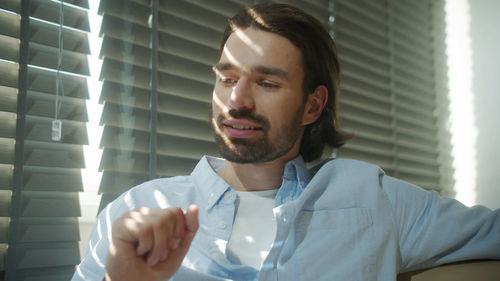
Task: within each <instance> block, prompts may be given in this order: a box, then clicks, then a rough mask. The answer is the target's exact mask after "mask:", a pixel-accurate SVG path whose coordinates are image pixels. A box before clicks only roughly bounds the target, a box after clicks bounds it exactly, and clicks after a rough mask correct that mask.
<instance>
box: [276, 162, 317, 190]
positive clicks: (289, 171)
mask: <svg viewBox="0 0 500 281" xmlns="http://www.w3.org/2000/svg"><path fill="white" fill-rule="evenodd" d="M283 179H286V180H292V181H297V183H298V185H299V186H300V187H301V188H302V189H304V188H305V187H306V185H307V184H308V183H309V181H310V180H311V178H310V175H309V171H308V170H307V167H306V163H305V162H304V159H303V158H302V156H301V155H300V154H299V156H297V157H296V158H295V159H293V160H291V161H289V162H288V163H286V165H285V172H284V173H283Z"/></svg>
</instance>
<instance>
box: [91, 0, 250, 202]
mask: <svg viewBox="0 0 500 281" xmlns="http://www.w3.org/2000/svg"><path fill="white" fill-rule="evenodd" d="M249 2H250V1H221V0H219V1H159V9H158V69H157V74H158V104H157V107H158V114H157V116H151V115H150V106H151V104H150V100H151V47H150V46H151V28H150V25H149V23H148V21H150V15H151V13H152V12H151V6H150V1H117V0H102V1H101V3H100V7H99V12H100V13H101V14H102V16H103V22H102V27H101V35H102V38H103V44H102V48H101V54H100V56H101V58H102V59H103V66H102V71H101V77H100V78H101V80H102V81H103V88H102V92H101V98H100V99H101V100H100V101H101V102H102V103H103V104H104V110H103V114H102V117H101V124H102V125H103V126H104V131H103V137H102V140H101V147H102V149H103V156H102V160H101V164H100V170H101V171H102V172H103V176H102V180H101V184H100V190H99V192H100V193H102V194H103V197H102V201H101V206H100V208H101V209H102V208H103V207H104V206H105V205H106V204H107V203H109V202H110V201H111V200H113V199H114V198H116V197H117V196H118V195H119V194H121V193H122V192H124V191H126V190H128V189H129V188H131V187H132V186H134V185H136V184H138V183H141V182H143V181H145V180H147V179H149V172H150V171H149V169H150V167H149V160H150V159H149V157H156V158H157V159H156V160H157V170H156V176H157V177H168V176H175V175H186V174H189V173H190V172H191V170H192V169H193V168H194V166H195V165H196V163H197V162H198V160H199V159H200V158H201V157H202V156H203V155H204V154H211V155H217V152H216V149H215V144H214V140H213V135H212V130H211V128H210V124H209V121H208V118H209V112H210V104H211V94H212V88H213V80H214V78H213V74H212V70H211V67H212V65H213V64H215V62H216V61H217V59H218V57H217V56H218V49H219V44H220V38H221V36H222V31H223V30H224V27H225V24H226V20H227V18H228V17H229V16H231V15H233V14H234V13H236V12H237V11H238V10H239V9H240V8H242V7H243V6H245V5H247V4H249ZM151 118H157V121H158V128H157V147H155V151H156V155H153V156H151V147H150V143H151V142H150V136H151V135H150V127H151Z"/></svg>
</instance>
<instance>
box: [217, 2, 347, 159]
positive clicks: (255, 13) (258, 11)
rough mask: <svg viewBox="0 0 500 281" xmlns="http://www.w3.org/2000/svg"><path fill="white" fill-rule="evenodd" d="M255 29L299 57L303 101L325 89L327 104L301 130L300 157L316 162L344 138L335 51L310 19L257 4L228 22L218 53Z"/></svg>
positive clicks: (287, 9) (300, 13) (320, 27)
mask: <svg viewBox="0 0 500 281" xmlns="http://www.w3.org/2000/svg"><path fill="white" fill-rule="evenodd" d="M249 27H253V28H257V29H260V30H263V31H267V32H271V33H275V34H278V35H280V36H283V37H285V38H287V39H288V40H289V41H290V42H291V43H292V44H294V45H295V46H296V47H297V48H299V50H300V51H301V53H302V68H303V70H304V81H303V83H302V89H303V91H304V100H307V96H308V94H309V93H312V92H314V90H315V89H316V87H317V86H319V85H324V86H325V87H326V88H327V89H328V101H327V104H326V106H325V108H324V109H323V112H322V113H321V115H320V117H319V118H318V120H316V122H314V123H312V124H309V125H307V126H306V128H305V129H304V135H303V137H302V142H301V144H300V154H301V155H302V157H303V158H304V161H306V162H310V161H313V160H316V159H317V158H319V157H320V156H321V154H322V152H323V148H324V147H325V145H326V144H328V145H330V146H332V147H340V146H342V145H343V144H344V143H345V141H346V140H347V138H348V137H347V136H346V135H345V134H344V133H342V132H341V131H340V129H339V122H338V119H337V117H338V116H337V109H338V105H339V90H340V65H339V62H338V59H337V48H336V46H335V43H334V42H333V40H332V38H331V37H330V35H329V34H328V32H327V31H326V30H325V28H324V27H323V25H322V24H321V23H320V22H319V21H318V20H316V19H315V18H314V17H313V16H311V15H309V14H307V13H305V12H304V11H302V10H300V9H298V8H296V7H293V6H290V5H286V4H257V5H254V6H250V7H247V8H245V9H243V10H241V11H240V12H239V13H238V14H236V15H235V16H234V17H232V18H230V19H229V21H228V25H227V26H226V30H225V31H224V35H223V38H222V43H221V47H220V52H221V53H222V50H223V49H224V45H225V43H226V41H227V39H228V38H229V36H230V35H231V33H233V31H235V30H236V29H241V28H243V29H244V28H249Z"/></svg>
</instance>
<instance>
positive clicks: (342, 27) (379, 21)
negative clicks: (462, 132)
mask: <svg viewBox="0 0 500 281" xmlns="http://www.w3.org/2000/svg"><path fill="white" fill-rule="evenodd" d="M333 15H334V18H335V21H334V26H333V27H334V37H335V40H336V43H337V45H338V49H339V57H340V62H341V66H342V69H343V76H342V90H341V117H342V119H341V121H342V125H343V127H344V129H345V130H347V131H350V132H353V133H354V134H355V135H356V137H355V138H354V139H353V140H351V141H350V142H348V143H347V145H345V147H343V148H341V149H340V150H339V151H338V155H339V156H340V157H349V158H357V159H362V160H365V161H368V162H372V163H375V164H378V165H380V166H381V167H382V168H383V169H384V170H385V171H386V172H387V173H388V174H390V175H393V176H396V177H398V178H400V179H403V180H407V181H409V182H412V183H415V184H417V185H419V186H422V187H424V188H427V189H434V190H437V191H439V192H441V193H442V194H444V195H449V196H450V195H453V179H452V175H453V169H452V167H451V146H450V143H449V133H448V132H447V128H446V122H447V121H446V120H447V118H448V110H447V107H448V101H447V98H446V96H447V88H446V83H447V76H446V71H447V70H446V56H445V47H444V39H445V34H444V28H445V23H444V1H419V2H414V1H384V2H368V1H345V0H337V1H334V9H333Z"/></svg>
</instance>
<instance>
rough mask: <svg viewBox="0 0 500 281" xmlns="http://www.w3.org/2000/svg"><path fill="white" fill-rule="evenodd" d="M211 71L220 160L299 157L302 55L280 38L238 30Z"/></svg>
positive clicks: (302, 108) (244, 160)
mask: <svg viewBox="0 0 500 281" xmlns="http://www.w3.org/2000/svg"><path fill="white" fill-rule="evenodd" d="M214 71H215V74H216V82H215V87H214V91H213V97H212V120H211V121H212V127H213V128H214V130H215V135H216V141H217V144H218V147H219V152H220V153H221V155H222V156H223V157H224V158H226V159H227V160H229V161H232V162H238V163H257V162H267V161H271V160H274V159H278V158H280V157H284V158H286V160H289V159H292V158H294V157H295V156H297V155H298V153H299V146H300V138H301V136H302V132H303V126H302V125H303V112H304V104H303V92H302V81H303V78H304V73H303V70H302V65H301V53H300V50H299V49H298V48H297V47H295V46H294V45H293V44H292V43H291V42H290V41H288V40H287V39H286V38H284V37H282V36H279V35H276V34H273V33H269V32H265V31H261V30H257V29H254V28H248V29H242V30H241V29H239V30H236V31H235V32H233V33H232V34H231V36H230V37H229V38H228V40H227V42H226V45H225V47H224V50H223V53H222V55H221V57H220V59H219V62H218V63H217V65H216V66H215V68H214Z"/></svg>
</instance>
